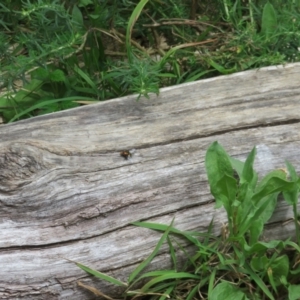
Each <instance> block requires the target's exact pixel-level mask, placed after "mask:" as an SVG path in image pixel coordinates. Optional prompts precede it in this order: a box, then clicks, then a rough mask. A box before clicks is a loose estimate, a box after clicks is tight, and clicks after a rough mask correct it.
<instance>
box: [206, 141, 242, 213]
mask: <svg viewBox="0 0 300 300" xmlns="http://www.w3.org/2000/svg"><path fill="white" fill-rule="evenodd" d="M205 167H206V172H207V177H208V181H209V184H210V190H211V193H212V195H213V196H214V197H215V199H216V202H217V203H216V205H217V207H220V206H221V205H222V204H223V205H224V203H222V202H224V201H226V200H225V198H226V197H227V198H228V191H227V192H226V190H227V188H229V186H231V187H232V186H233V180H234V178H233V169H232V166H231V163H230V159H229V156H228V154H227V153H226V151H225V150H224V149H223V147H222V146H221V145H220V144H219V143H218V142H214V143H212V144H211V145H210V147H209V148H208V150H207V152H206V156H205ZM232 179H233V180H232ZM236 184H237V183H236V181H235V186H236ZM235 188H236V187H235ZM223 192H224V193H225V194H223ZM227 200H228V199H227Z"/></svg>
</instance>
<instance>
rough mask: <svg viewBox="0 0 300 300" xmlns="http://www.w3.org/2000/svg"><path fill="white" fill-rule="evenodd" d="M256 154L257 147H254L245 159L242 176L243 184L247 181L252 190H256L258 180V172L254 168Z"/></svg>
mask: <svg viewBox="0 0 300 300" xmlns="http://www.w3.org/2000/svg"><path fill="white" fill-rule="evenodd" d="M255 155H256V148H255V147H254V148H253V149H252V151H251V152H250V154H249V155H248V157H247V159H246V161H245V164H244V168H243V174H242V177H241V184H243V183H244V182H247V183H248V184H249V186H250V188H251V189H252V190H254V188H255V186H256V182H257V174H256V172H255V171H254V169H253V164H254V159H255Z"/></svg>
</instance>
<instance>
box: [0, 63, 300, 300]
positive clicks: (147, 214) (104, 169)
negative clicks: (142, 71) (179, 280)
mask: <svg viewBox="0 0 300 300" xmlns="http://www.w3.org/2000/svg"><path fill="white" fill-rule="evenodd" d="M299 73H300V64H291V65H287V66H284V67H282V66H276V67H268V68H264V69H260V70H254V71H248V72H243V73H238V74H234V75H229V76H222V77H218V78H213V79H207V80H202V81H198V82H193V83H188V84H183V85H179V86H175V87H170V88H165V89H162V90H161V94H160V96H159V97H156V96H152V97H151V99H150V100H147V99H141V100H140V101H139V102H137V101H136V96H130V97H125V98H120V99H115V100H111V101H108V102H103V103H99V104H95V105H90V106H86V107H82V108H78V109H73V110H70V111H65V112H61V113H55V114H49V115H45V116H42V117H37V118H33V119H30V120H26V121H21V122H17V123H14V124H10V125H4V126H1V127H0V140H1V144H0V169H1V173H0V174H1V175H0V179H1V181H0V206H1V209H0V213H1V224H0V230H1V246H0V247H1V250H0V265H1V268H0V298H1V299H93V295H92V294H91V293H89V292H86V291H84V290H83V289H81V288H78V287H77V280H81V281H82V282H84V283H85V284H91V285H94V286H95V287H96V288H99V289H101V290H102V291H103V292H107V293H108V294H114V293H115V292H117V291H119V290H115V289H114V287H112V286H111V285H107V284H106V283H104V282H100V281H98V280H93V279H91V278H90V277H88V276H87V275H86V273H84V272H83V271H82V270H80V269H79V268H77V267H76V266H75V265H74V264H73V263H70V262H69V261H68V260H66V258H67V259H71V260H74V261H78V262H81V263H83V264H85V265H88V266H90V267H92V268H95V269H97V270H99V271H102V272H106V273H109V274H110V275H112V276H114V277H116V278H118V279H120V280H126V278H127V275H128V274H129V272H130V271H131V270H132V269H133V268H134V267H135V266H136V265H137V264H138V263H139V262H141V261H142V260H143V259H144V258H146V256H147V255H148V254H149V253H150V252H151V251H152V250H153V248H154V247H155V245H156V243H157V241H158V240H159V238H160V236H161V235H160V234H159V233H157V232H154V231H150V230H147V229H141V228H137V227H134V226H132V225H130V223H131V222H134V221H138V220H148V221H151V222H160V223H164V224H169V223H170V222H171V220H172V218H173V217H175V227H177V228H179V229H182V230H198V231H203V232H205V231H206V229H207V226H208V225H209V223H210V221H211V220H212V218H214V224H215V231H216V233H218V232H219V230H220V227H221V224H222V223H223V222H226V217H225V213H224V211H223V210H217V211H216V210H214V203H213V199H212V196H211V195H210V193H209V188H208V184H207V177H206V175H205V167H204V157H205V152H206V150H207V148H208V146H209V145H210V144H211V143H212V142H213V141H215V140H217V141H219V142H220V143H221V144H222V145H223V147H224V148H225V149H226V150H227V151H228V152H229V154H230V155H232V156H234V157H236V158H238V159H241V160H244V159H245V158H246V156H247V154H248V153H249V152H250V151H251V149H252V148H253V146H255V145H257V157H256V165H255V166H256V168H257V170H258V172H259V174H260V175H263V174H265V173H267V172H268V171H270V170H273V169H275V168H282V167H284V166H285V164H284V161H285V159H288V160H289V161H290V162H291V163H292V164H294V165H295V167H296V168H297V169H298V171H299V168H300V162H299V159H298V158H299V154H300V150H299V149H300V123H299V121H300V115H299V111H300V84H299V82H300V80H299ZM132 148H135V153H134V154H133V155H132V157H128V159H127V160H126V159H124V157H122V156H120V151H122V150H125V149H132ZM291 217H292V211H291V208H289V207H288V206H286V204H285V203H283V202H280V203H279V205H278V208H277V210H276V213H275V215H274V216H273V217H272V220H271V222H270V225H269V227H268V228H267V229H266V231H267V233H266V236H268V237H271V238H275V237H289V236H291V235H293V225H292V223H284V222H285V221H286V220H288V219H289V218H291ZM164 249H165V250H166V249H167V247H165V248H164ZM151 267H152V268H153V269H160V268H164V267H170V259H169V258H168V256H167V254H166V253H164V252H162V253H161V255H160V256H158V257H157V258H156V259H155V261H154V262H153V263H152V265H151Z"/></svg>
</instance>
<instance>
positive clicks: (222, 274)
mask: <svg viewBox="0 0 300 300" xmlns="http://www.w3.org/2000/svg"><path fill="white" fill-rule="evenodd" d="M255 154H256V149H255V148H253V150H252V151H251V152H250V154H249V156H248V157H247V159H246V161H245V162H241V161H239V160H237V159H234V158H231V157H229V156H228V154H227V153H226V152H225V150H224V149H223V148H222V146H221V145H220V144H218V143H217V142H214V143H213V144H212V145H211V146H210V147H209V149H208V150H207V153H206V158H205V166H206V171H207V176H208V181H209V185H210V190H211V193H212V195H213V196H214V198H215V200H216V208H220V207H224V209H225V210H226V213H227V224H226V226H225V227H224V228H223V229H222V235H221V236H213V235H212V228H213V221H212V222H211V224H210V225H209V227H208V231H207V233H205V234H204V233H199V232H187V231H181V230H178V229H176V228H174V227H173V221H174V220H173V221H172V222H171V224H170V225H169V226H168V225H162V224H156V223H147V222H134V223H133V224H134V225H136V226H140V227H144V228H148V229H152V230H157V231H162V232H163V235H162V237H161V238H160V240H159V242H158V244H157V246H156V247H155V249H154V250H153V252H152V253H151V254H150V255H149V257H148V258H147V259H145V260H144V261H143V262H142V263H141V264H139V265H138V266H137V267H136V269H135V270H134V271H133V272H132V273H131V274H130V276H129V278H128V281H127V282H120V281H118V280H116V279H114V278H111V277H109V276H108V275H106V274H103V273H101V272H97V271H95V270H93V269H90V268H88V267H86V266H84V265H82V264H80V263H76V264H77V266H78V267H80V268H81V269H83V270H84V271H86V272H87V273H89V274H91V275H93V276H96V277H98V278H100V279H103V280H106V281H108V282H111V283H113V284H117V285H120V286H122V287H124V290H125V291H124V294H123V297H124V299H128V297H130V299H135V297H138V296H146V295H147V296H149V297H150V298H149V299H209V300H218V299H220V300H221V299H222V300H223V299H241V300H242V299H273V300H275V299H289V300H296V299H299V293H300V282H299V277H298V274H299V272H300V266H299V254H300V247H299V243H300V239H299V238H300V235H299V223H298V212H297V202H298V196H299V188H300V177H299V176H298V175H297V174H296V171H295V169H294V167H293V166H292V165H291V164H290V163H289V162H286V167H287V169H278V170H274V171H271V172H270V173H268V174H267V175H266V176H265V177H264V178H263V179H262V180H261V181H260V182H258V175H257V173H256V172H255V170H254V168H253V164H254V158H255ZM280 193H281V194H282V195H283V197H284V199H285V200H286V201H287V203H288V204H290V205H292V206H293V212H294V224H295V231H296V242H294V241H291V240H290V239H288V240H285V241H284V240H270V241H262V240H261V239H260V238H261V235H262V233H263V229H264V225H265V224H266V222H267V221H268V220H269V219H270V217H271V216H272V214H273V212H274V210H275V207H276V204H277V198H278V196H279V194H280ZM175 236H180V237H181V238H184V239H186V240H187V241H188V242H189V243H191V244H193V245H194V246H195V249H196V251H195V254H194V255H192V256H190V255H188V254H187V252H186V251H183V252H184V253H186V254H187V263H186V265H185V266H183V268H182V270H180V271H178V270H177V267H178V262H177V257H176V244H177V245H178V246H179V248H180V249H183V250H184V247H183V246H181V245H180V243H179V242H178V241H176V240H175ZM199 237H200V239H199ZM165 241H167V242H168V245H169V249H170V255H171V259H172V262H173V264H174V269H173V270H161V271H153V272H146V273H143V272H142V271H143V270H144V269H145V267H146V266H148V265H149V264H150V263H151V261H152V260H153V258H154V257H155V256H156V255H157V254H158V251H159V249H160V248H161V246H162V244H163V243H164V242H165ZM144 279H147V281H146V283H145V282H144ZM136 284H138V286H139V288H135V286H136ZM80 285H81V286H83V287H85V288H88V289H89V290H90V291H93V292H94V293H96V294H98V295H103V294H102V293H101V292H100V291H97V290H95V289H94V288H92V287H89V286H84V285H82V284H81V283H80Z"/></svg>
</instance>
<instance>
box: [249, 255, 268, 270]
mask: <svg viewBox="0 0 300 300" xmlns="http://www.w3.org/2000/svg"><path fill="white" fill-rule="evenodd" d="M269 261H270V260H269V258H267V257H266V255H263V256H254V257H253V258H252V259H251V262H250V265H251V268H252V269H253V270H254V271H256V272H261V271H265V270H266V267H267V266H268V264H269Z"/></svg>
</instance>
